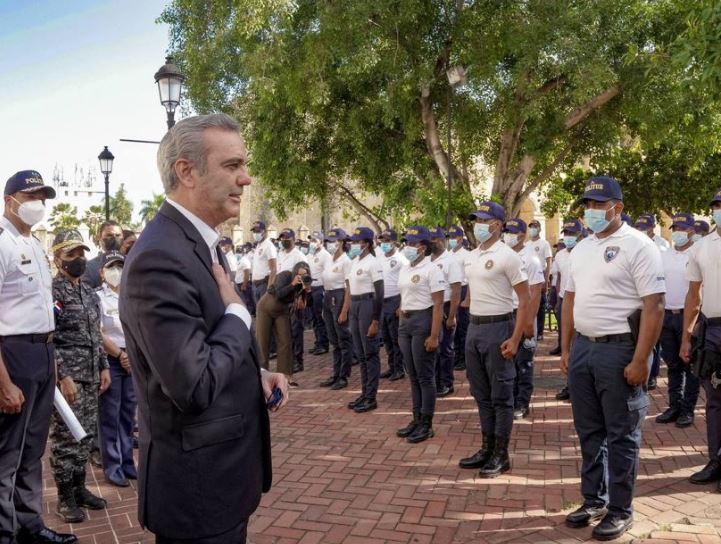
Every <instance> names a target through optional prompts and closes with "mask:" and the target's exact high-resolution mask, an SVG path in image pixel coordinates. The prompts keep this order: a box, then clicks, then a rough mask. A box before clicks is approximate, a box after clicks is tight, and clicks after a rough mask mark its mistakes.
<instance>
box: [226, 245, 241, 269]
mask: <svg viewBox="0 0 721 544" xmlns="http://www.w3.org/2000/svg"><path fill="white" fill-rule="evenodd" d="M225 258H226V259H227V260H228V267H229V268H230V271H231V272H232V273H233V274H235V272H236V271H237V270H238V257H237V255H236V254H235V251H233V250H232V249H231V250H228V251H227V252H226V253H225Z"/></svg>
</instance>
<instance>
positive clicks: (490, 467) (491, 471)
mask: <svg viewBox="0 0 721 544" xmlns="http://www.w3.org/2000/svg"><path fill="white" fill-rule="evenodd" d="M509 470H511V460H510V458H509V457H508V437H507V436H497V437H496V445H495V447H494V448H493V455H491V458H490V459H489V460H488V462H487V463H486V464H485V465H483V468H482V469H481V472H480V473H479V476H480V477H481V478H495V477H496V476H500V475H501V474H503V473H504V472H508V471H509Z"/></svg>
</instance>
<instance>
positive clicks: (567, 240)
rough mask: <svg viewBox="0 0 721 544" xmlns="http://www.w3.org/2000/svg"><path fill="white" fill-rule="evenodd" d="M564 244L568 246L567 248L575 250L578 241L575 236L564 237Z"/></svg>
mask: <svg viewBox="0 0 721 544" xmlns="http://www.w3.org/2000/svg"><path fill="white" fill-rule="evenodd" d="M563 243H564V244H565V245H566V248H568V249H573V248H574V247H576V244H577V243H578V240H577V239H576V237H575V236H564V237H563Z"/></svg>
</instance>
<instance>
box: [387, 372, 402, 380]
mask: <svg viewBox="0 0 721 544" xmlns="http://www.w3.org/2000/svg"><path fill="white" fill-rule="evenodd" d="M405 377H406V373H405V372H402V371H401V372H394V373H393V374H391V376H390V378H388V379H389V380H390V381H392V382H397V381H398V380H402V379H403V378H405Z"/></svg>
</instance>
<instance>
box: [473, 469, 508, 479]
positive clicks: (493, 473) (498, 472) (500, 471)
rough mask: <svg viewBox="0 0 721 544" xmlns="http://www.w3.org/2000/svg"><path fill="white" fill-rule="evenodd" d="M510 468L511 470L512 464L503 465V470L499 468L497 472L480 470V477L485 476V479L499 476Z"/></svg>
mask: <svg viewBox="0 0 721 544" xmlns="http://www.w3.org/2000/svg"><path fill="white" fill-rule="evenodd" d="M509 470H511V466H510V465H509V466H506V467H503V468H502V469H501V470H499V471H497V472H479V473H478V477H479V478H483V479H484V480H491V479H493V478H498V477H499V476H500V475H501V474H505V473H506V472H508V471H509Z"/></svg>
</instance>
